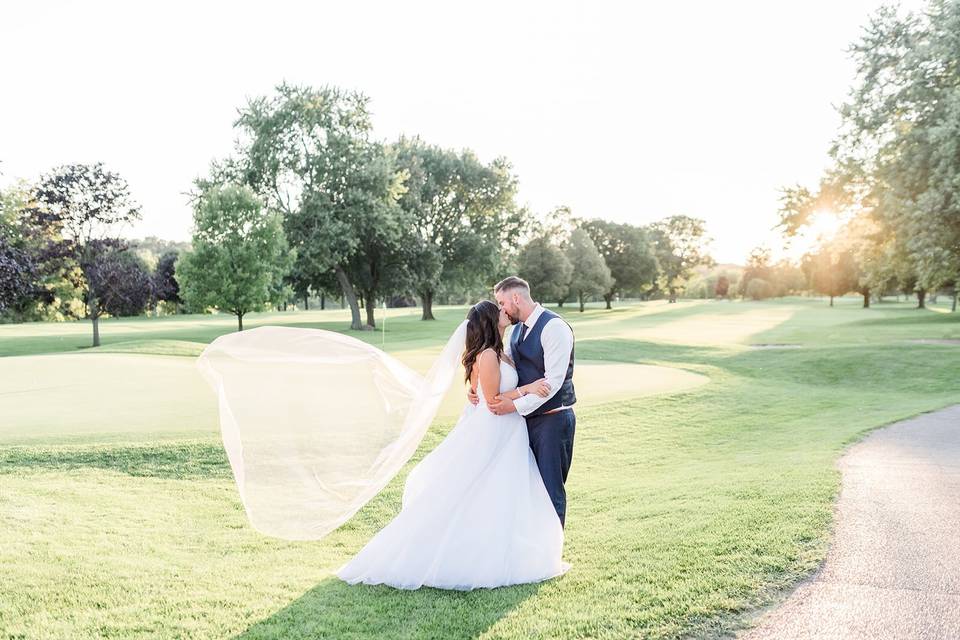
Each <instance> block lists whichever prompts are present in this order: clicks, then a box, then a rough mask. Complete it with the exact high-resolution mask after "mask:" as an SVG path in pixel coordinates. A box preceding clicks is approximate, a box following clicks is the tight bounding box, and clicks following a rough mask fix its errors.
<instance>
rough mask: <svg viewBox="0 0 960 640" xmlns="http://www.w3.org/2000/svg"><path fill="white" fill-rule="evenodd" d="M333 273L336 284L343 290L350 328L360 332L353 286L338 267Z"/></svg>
mask: <svg viewBox="0 0 960 640" xmlns="http://www.w3.org/2000/svg"><path fill="white" fill-rule="evenodd" d="M334 273H335V274H336V276H337V282H339V283H340V288H341V289H343V297H344V298H346V299H347V303H348V304H349V305H350V328H351V329H354V330H356V331H361V330H362V329H363V324H361V322H360V307H359V305H357V294H356V292H355V291H354V290H353V284H352V283H351V282H350V278H349V277H347V272H346V271H344V270H343V267H341V266H340V265H337V266H336V267H334Z"/></svg>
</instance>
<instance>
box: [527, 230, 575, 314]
mask: <svg viewBox="0 0 960 640" xmlns="http://www.w3.org/2000/svg"><path fill="white" fill-rule="evenodd" d="M517 273H518V274H519V275H520V277H521V278H523V279H524V280H526V281H527V282H528V283H530V292H531V294H532V295H533V297H534V298H535V299H536V300H543V301H547V300H560V299H561V298H566V297H567V295H568V292H569V291H570V281H571V279H572V278H573V265H572V264H570V260H568V259H567V256H566V255H564V253H563V251H562V250H561V249H560V247H558V246H557V245H556V244H555V243H554V242H553V240H552V239H551V238H550V237H548V236H546V235H540V236H536V237H534V238H533V239H532V240H530V242H528V243H527V244H525V245H524V246H523V248H522V249H520V255H519V258H518V268H517Z"/></svg>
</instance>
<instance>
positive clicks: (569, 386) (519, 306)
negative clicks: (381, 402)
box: [488, 276, 577, 525]
mask: <svg viewBox="0 0 960 640" xmlns="http://www.w3.org/2000/svg"><path fill="white" fill-rule="evenodd" d="M493 294H494V297H495V298H496V299H497V304H499V305H500V308H501V309H503V311H505V312H506V314H507V316H508V317H509V318H510V320H511V322H513V331H512V332H511V333H510V344H509V346H506V347H505V350H506V351H507V353H508V355H509V356H510V358H511V359H512V360H513V362H514V364H515V365H516V367H517V374H518V377H519V382H518V386H523V385H525V384H529V383H531V382H534V381H536V380H539V379H540V378H546V379H547V384H549V385H550V395H549V396H548V397H546V398H543V397H540V396H538V395H536V394H527V395H524V396H521V397H519V398H517V399H515V400H510V399H509V398H501V397H500V396H497V397H496V398H492V399H491V400H490V401H489V402H488V406H489V408H490V411H491V412H492V413H495V414H497V415H503V414H505V413H511V412H512V411H516V412H518V413H519V414H520V415H522V416H524V417H525V418H526V419H527V433H528V434H529V436H530V448H531V449H533V456H534V457H535V458H536V460H537V467H539V469H540V475H541V476H542V477H543V484H544V485H545V486H546V487H547V493H548V494H550V499H551V500H552V501H553V506H554V508H555V509H556V510H557V515H558V516H560V524H561V525H563V524H564V522H565V516H566V511H567V494H566V491H565V490H564V486H563V484H564V482H566V480H567V472H568V471H570V463H571V461H572V458H573V432H574V427H575V426H576V424H577V417H576V415H574V413H573V404H574V403H575V402H576V401H577V397H576V395H575V394H574V392H573V330H572V329H571V328H570V325H568V324H567V323H566V321H564V320H563V318H561V317H560V316H558V315H557V314H555V313H553V312H552V311H548V310H546V309H544V308H543V307H542V306H541V305H540V304H539V303H536V302H534V301H533V298H531V297H530V285H528V284H527V282H526V281H525V280H522V279H520V278H518V277H516V276H510V277H509V278H506V279H504V280H502V281H500V282H499V283H497V286H496V287H494V289H493Z"/></svg>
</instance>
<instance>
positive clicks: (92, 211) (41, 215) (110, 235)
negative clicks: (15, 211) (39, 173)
mask: <svg viewBox="0 0 960 640" xmlns="http://www.w3.org/2000/svg"><path fill="white" fill-rule="evenodd" d="M139 218H140V207H139V205H138V204H136V202H134V200H133V198H132V197H131V195H130V191H129V188H128V186H127V182H126V180H124V179H123V178H121V177H120V176H119V175H118V174H116V173H112V172H110V171H107V170H106V169H104V167H103V164H102V163H97V164H93V165H84V164H72V165H65V166H63V167H60V168H58V169H56V170H54V171H53V172H52V173H50V174H48V175H46V176H45V177H44V178H42V179H41V181H40V183H39V184H38V185H37V187H36V190H35V193H34V198H33V203H32V207H31V209H30V211H29V223H28V224H29V225H30V227H31V228H32V229H34V230H35V231H36V232H37V233H38V234H40V235H42V236H43V237H45V238H46V244H45V247H44V248H43V251H42V257H41V260H42V261H43V262H44V263H45V264H47V265H56V268H57V269H58V270H59V271H60V272H61V273H62V274H64V276H65V277H75V278H76V285H77V286H78V288H80V289H81V290H82V291H83V294H84V301H85V303H86V308H87V315H88V316H89V318H90V319H91V322H92V325H93V346H95V347H96V346H99V345H100V325H99V319H100V316H101V315H102V314H103V313H104V312H105V308H104V307H103V304H102V302H103V298H104V296H108V295H109V292H108V290H107V289H106V288H104V287H107V286H108V284H107V282H108V281H106V280H103V279H102V278H100V277H99V269H100V268H101V266H102V264H103V262H104V260H106V259H108V258H107V256H105V255H104V254H110V253H112V252H115V251H118V250H121V249H122V248H123V247H124V246H125V245H124V243H123V242H121V241H120V240H119V238H118V237H117V234H118V232H119V230H120V228H121V227H123V226H124V225H126V224H128V223H130V222H132V221H134V220H138V219H139Z"/></svg>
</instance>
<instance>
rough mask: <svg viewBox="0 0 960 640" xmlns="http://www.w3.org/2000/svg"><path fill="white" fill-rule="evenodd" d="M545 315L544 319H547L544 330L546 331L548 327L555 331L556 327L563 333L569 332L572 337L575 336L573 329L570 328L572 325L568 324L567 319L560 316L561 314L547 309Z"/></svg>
mask: <svg viewBox="0 0 960 640" xmlns="http://www.w3.org/2000/svg"><path fill="white" fill-rule="evenodd" d="M543 315H544V317H546V318H547V321H546V323H544V327H543V328H544V329H546V328H547V327H550V330H551V331H553V330H554V327H556V328H558V329H560V330H562V331H566V332H569V333H570V335H571V336H572V335H573V327H571V326H570V323H569V322H567V319H566V318H564V317H563V316H562V315H560V314H559V313H556V312H553V311H550V310H549V309H547V308H544V309H543Z"/></svg>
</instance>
